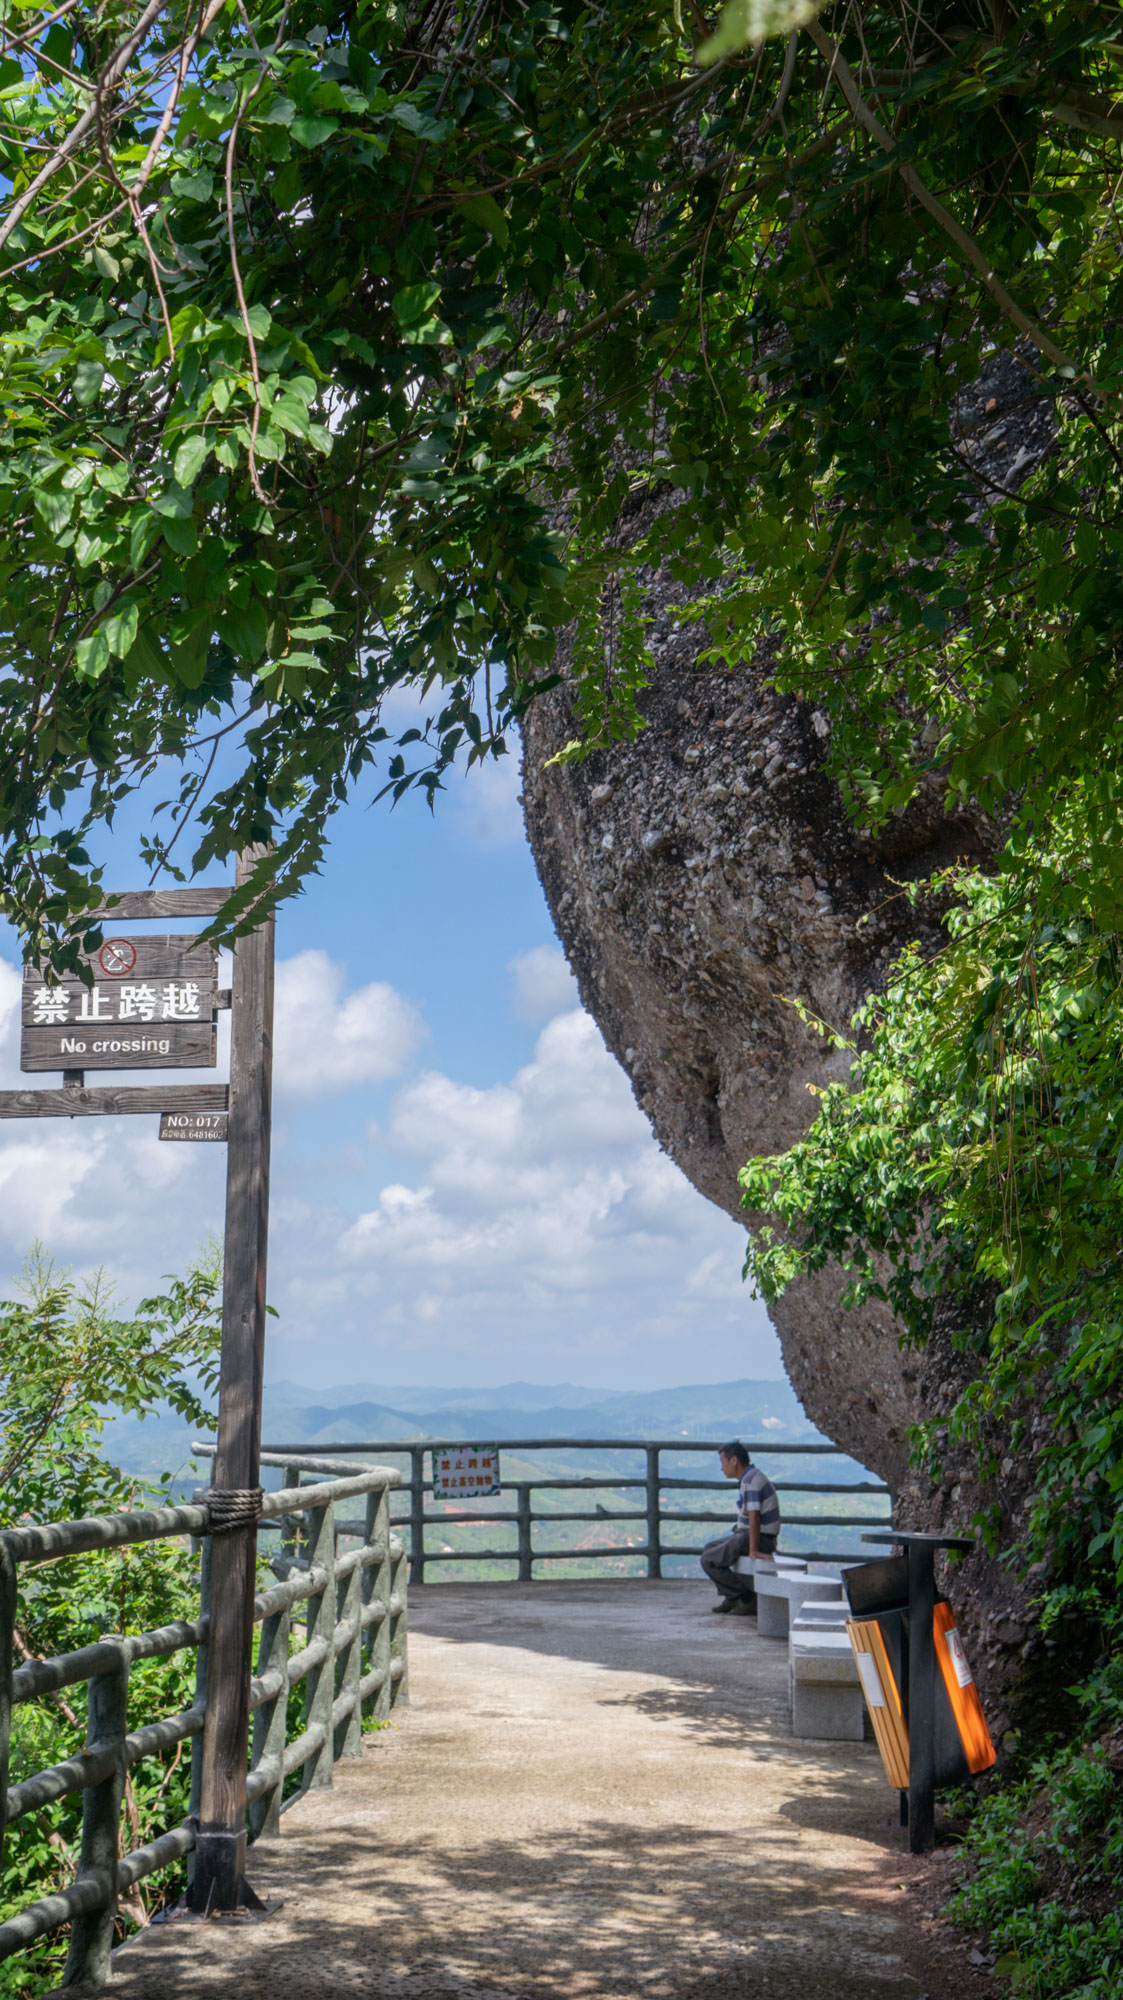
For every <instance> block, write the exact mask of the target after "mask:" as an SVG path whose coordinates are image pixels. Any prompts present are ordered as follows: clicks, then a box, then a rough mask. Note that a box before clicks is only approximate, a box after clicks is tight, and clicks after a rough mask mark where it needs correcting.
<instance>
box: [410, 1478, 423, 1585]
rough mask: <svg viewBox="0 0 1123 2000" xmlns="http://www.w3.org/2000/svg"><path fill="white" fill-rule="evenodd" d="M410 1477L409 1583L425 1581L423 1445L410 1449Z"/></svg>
mask: <svg viewBox="0 0 1123 2000" xmlns="http://www.w3.org/2000/svg"><path fill="white" fill-rule="evenodd" d="M409 1456H410V1465H411V1471H410V1478H411V1479H412V1481H413V1486H412V1489H411V1491H410V1496H409V1580H410V1582H411V1583H424V1581H425V1447H424V1445H420V1444H419V1445H415V1446H414V1447H413V1448H412V1449H411V1451H410V1454H409Z"/></svg>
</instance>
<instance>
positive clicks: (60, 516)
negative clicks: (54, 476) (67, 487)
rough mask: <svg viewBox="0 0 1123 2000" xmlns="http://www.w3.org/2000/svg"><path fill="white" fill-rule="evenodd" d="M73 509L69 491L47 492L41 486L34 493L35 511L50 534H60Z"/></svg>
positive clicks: (71, 496) (72, 499)
mask: <svg viewBox="0 0 1123 2000" xmlns="http://www.w3.org/2000/svg"><path fill="white" fill-rule="evenodd" d="M73 511H74V498H73V495H72V494H70V493H49V492H44V491H43V490H42V488H40V490H39V491H38V492H37V493H36V495H35V512H36V513H37V514H38V516H39V519H40V520H41V521H42V523H43V525H44V527H45V528H47V529H48V530H49V532H50V533H51V534H52V535H61V533H62V531H63V529H64V528H65V527H66V525H67V523H68V522H69V520H70V516H71V514H72V513H73Z"/></svg>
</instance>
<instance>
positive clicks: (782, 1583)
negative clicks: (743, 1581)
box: [756, 1570, 842, 1639]
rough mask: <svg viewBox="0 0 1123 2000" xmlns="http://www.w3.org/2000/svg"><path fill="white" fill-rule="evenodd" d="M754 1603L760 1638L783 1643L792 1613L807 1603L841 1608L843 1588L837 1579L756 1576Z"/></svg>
mask: <svg viewBox="0 0 1123 2000" xmlns="http://www.w3.org/2000/svg"><path fill="white" fill-rule="evenodd" d="M756 1602H757V1619H756V1629H757V1631H758V1632H759V1634H760V1636H761V1638H762V1639H786V1638H787V1636H788V1632H789V1629H790V1626H791V1614H792V1612H793V1611H798V1610H799V1609H800V1607H801V1606H802V1605H804V1604H808V1603H811V1604H815V1603H831V1604H841V1602H842V1584H841V1583H840V1581H839V1579H838V1578H837V1577H832V1576H809V1575H808V1574H807V1573H806V1572H804V1573H803V1574H802V1575H800V1574H795V1575H792V1574H790V1573H788V1572H782V1571H780V1570H777V1571H776V1573H775V1575H773V1576H767V1575H761V1574H758V1576H757V1579H756Z"/></svg>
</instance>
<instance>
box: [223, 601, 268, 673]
mask: <svg viewBox="0 0 1123 2000" xmlns="http://www.w3.org/2000/svg"><path fill="white" fill-rule="evenodd" d="M218 629H219V633H220V635H221V637H222V638H223V639H225V641H226V643H227V645H228V646H229V647H230V649H231V651H232V652H235V653H237V654H238V656H239V658H240V659H243V660H247V661H248V662H249V663H250V665H251V666H252V665H254V664H255V663H256V662H257V661H258V660H260V658H261V656H262V654H263V653H264V651H265V643H266V633H267V629H268V625H267V620H266V616H265V610H264V607H263V606H262V605H260V604H258V603H256V602H255V603H252V604H249V605H247V606H246V608H245V610H239V609H238V608H237V607H236V606H231V608H230V609H229V610H228V611H225V612H224V613H223V614H222V616H221V617H220V619H219V621H218Z"/></svg>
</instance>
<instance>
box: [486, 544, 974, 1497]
mask: <svg viewBox="0 0 1123 2000" xmlns="http://www.w3.org/2000/svg"><path fill="white" fill-rule="evenodd" d="M675 610H676V605H675V601H674V597H673V595H670V594H669V593H668V592H666V591H664V590H662V589H661V588H660V583H659V580H658V579H654V580H653V582H652V615H653V620H654V622H655V629H656V633H657V635H658V638H659V641H660V656H661V664H660V669H659V673H658V676H657V678H656V681H655V684H654V686H653V687H652V688H651V690H650V691H649V695H648V697H647V700H646V712H647V717H648V723H649V726H648V728H647V729H645V730H644V731H643V732H642V733H641V735H640V736H639V737H638V739H637V740H636V741H635V742H633V743H629V744H622V745H620V746H618V747H617V748H615V749H614V750H613V751H612V752H611V753H600V754H598V755H597V756H595V757H593V758H592V759H590V760H589V761H588V762H586V763H584V764H579V765H574V766H567V767H561V768H557V767H555V768H552V769H551V768H548V764H549V759H550V758H551V757H552V756H553V754H554V752H555V751H556V750H557V749H559V748H560V746H561V745H562V743H564V742H565V741H566V739H567V736H568V735H569V734H570V733H571V732H570V730H569V728H568V710H567V699H566V694H565V690H564V688H562V689H559V690H557V691H556V692H555V693H554V694H553V695H551V696H550V697H547V698H546V699H545V700H544V701H543V702H541V703H539V704H538V705H536V707H535V708H534V709H533V710H532V712H531V715H530V718H529V721H528V724H527V728H526V737H525V753H524V762H525V771H524V799H525V810H526V820H527V827H528V831H529V834H530V840H531V845H532V847H533V850H534V854H535V858H536V860H537V864H538V869H539V873H540V875H541V878H542V882H543V886H544V888H545V891H546V896H547V899H548V901H549V904H550V908H551V911H552V913H553V916H554V920H555V922H556V924H557V928H558V933H559V936H560V937H561V940H562V943H563V945H564V946H565V949H566V952H567V955H568V957H569V960H570V963H571V964H572V966H573V969H574V971H575V973H576V975H577V979H578V982H579V985H580V988H581V994H582V998H583V1000H584V1002H585V1005H586V1006H587V1007H588V1008H589V1011H590V1012H591V1013H592V1014H593V1015H594V1017H595V1018H596V1020H597V1022H598V1023H599V1025H600V1028H601V1030H602V1032H603V1034H604V1037H605V1040H606V1041H607V1043H608V1045H609V1047H610V1048H611V1049H612V1050H613V1052H614V1054H615V1055H616V1056H617V1058H618V1059H619V1061H620V1062H621V1063H622V1064H623V1066H624V1068H625V1069H626V1070H627V1072H628V1074H629V1076H630V1077H631V1080H632V1086H633V1089H634V1091H635V1094H636V1098H637V1101H638V1102H639V1104H640V1105H641V1107H642V1109H643V1110H644V1111H645V1112H646V1113H647V1115H648V1117H649V1118H650V1120H651V1122H652V1125H653V1126H654V1128H655V1131H656V1134H657V1136H658V1138H659V1140H660V1141H661V1143H662V1144H663V1146H664V1147H665V1148H666V1150H667V1152H668V1153H669V1154H670V1155H671V1157H672V1158H673V1159H674V1160H676V1161H677V1162H678V1164H679V1166H681V1167H682V1169H683V1171H684V1172H685V1173H686V1174H687V1176H688V1177H689V1179H690V1180H691V1181H693V1183H694V1185H695V1186H696V1187H698V1188H700V1189H701V1191H702V1192H703V1193H704V1194H706V1195H708V1196H709V1197H710V1199H711V1200H712V1201H715V1202H717V1203H718V1205H719V1206H720V1207H722V1208H725V1209H727V1210H728V1211H729V1213H730V1214H731V1215H735V1216H738V1217H740V1218H741V1219H742V1220H747V1219H748V1218H746V1217H745V1216H744V1212H743V1210H742V1209H741V1205H740V1194H739V1189H738V1186H737V1170H738V1168H739V1167H740V1166H742V1165H743V1163H744V1162H745V1160H746V1159H748V1157H749V1156H750V1154H759V1153H771V1152H779V1151H781V1150H782V1149H783V1148H785V1147H787V1146H790V1145H792V1144H793V1143H794V1141H795V1140H797V1139H798V1138H800V1137H801V1136H802V1135H803V1133H804V1132H805V1131H806V1130H807V1127H808V1125H809V1124H810V1122H811V1119H812V1116H813V1114H814V1099H813V1098H812V1096H811V1095H810V1089H809V1087H810V1086H814V1085H816V1084H822V1083H824V1082H826V1081H827V1080H828V1079H829V1078H833V1077H838V1076H842V1075H845V1073H846V1066H847V1059H846V1057H845V1056H844V1055H840V1054H838V1053H835V1052H832V1051H831V1050H830V1049H829V1047H828V1046H827V1045H826V1044H825V1043H824V1041H823V1040H822V1038H821V1037H820V1036H818V1035H816V1034H815V1033H813V1032H812V1031H811V1030H810V1029H808V1028H806V1027H804V1025H803V1024H802V1022H801V1020H800V1018H799V1015H798V1013H797V1012H796V1009H795V1007H794V1006H793V1005H792V1002H793V1001H794V1000H800V1001H802V1002H804V1003H805V1004H806V1005H807V1006H808V1007H809V1008H810V1009H811V1010H812V1011H813V1012H814V1013H815V1014H816V1015H817V1016H819V1017H821V1018H822V1019H824V1020H825V1021H827V1022H829V1023H831V1024H832V1025H834V1026H837V1027H840V1028H845V1027H847V1025H848V1023H849V1020H850V1017H851V1015H852V1014H853V1012H854V1009H855V1008H856V1007H857V1006H858V1004H859V1003H860V1001H861V1000H862V999H863V998H864V997H865V995H866V994H867V993H869V992H870V990H871V989H872V988H874V987H876V986H877V985H878V984H879V983H880V982H881V981H882V980H883V979H884V976H885V970H886V967H887V965H888V962H889V959H890V957H891V956H892V955H893V954H894V953H895V952H896V951H897V950H898V949H899V947H900V946H901V945H903V944H904V943H905V942H906V940H908V939H910V938H912V937H915V936H916V935H917V934H918V932H917V920H916V918H915V916H914V914H913V912H912V911H911V910H910V908H909V906H908V903H907V901H906V899H905V898H904V897H903V896H902V894H901V890H900V886H899V885H900V883H901V882H902V881H903V880H906V879H910V878H914V877H922V876H926V875H928V874H930V873H932V871H933V870H934V869H936V868H938V867H940V866H943V865H945V864H946V863H947V862H948V861H949V860H950V859H951V858H952V856H953V855H955V854H968V853H977V852H980V851H981V850H982V847H983V843H984V840H985V831H984V829H982V828H980V827H979V826H977V825H975V824H974V823H973V822H972V821H971V820H970V819H969V818H968V817H967V816H966V815H963V816H961V817H960V818H958V819H952V820H949V819H948V818H947V817H946V816H945V815H944V814H943V812H942V811H941V810H940V808H939V807H938V806H937V804H936V803H935V801H929V802H928V804H927V805H924V804H922V805H920V806H919V807H917V808H915V809H913V810H912V811H911V812H910V813H909V815H908V816H907V817H906V818H904V819H901V820H899V821H897V822H896V823H895V825H894V827H893V828H892V830H891V833H890V835H888V836H882V837H880V838H879V839H878V841H877V842H871V841H865V842H863V841H862V840H860V839H859V838H857V837H856V835H855V833H854V831H853V829H852V827H851V826H850V825H849V823H848V821H847V818H846V815H845V813H844V811H843V807H842V804H841V801H840V800H839V798H838V795H837V792H836V790H835V787H834V785H833V783H832V782H831V781H830V780H829V779H828V778H827V776H826V775H825V773H824V770H823V760H824V753H825V749H826V739H827V732H828V725H827V722H826V719H825V717H824V716H822V715H821V714H819V713H811V712H809V711H808V710H806V709H805V708H804V707H802V706H801V705H800V704H799V703H798V702H796V701H795V700H793V699H784V698H781V697H779V696H777V695H776V694H774V693H773V692H772V691H771V690H770V689H769V688H768V687H767V686H766V685H765V668H766V665H767V663H766V662H765V661H759V662H757V663H755V664H754V665H752V666H749V667H745V668H742V669H740V670H738V671H737V672H736V673H726V672H723V671H722V672H715V671H706V670H699V669H698V668H697V667H696V666H695V665H694V660H693V653H694V647H695V645H696V644H697V641H695V640H693V639H692V638H691V637H689V636H688V635H687V633H686V632H684V631H681V630H680V629H678V621H677V620H676V617H675ZM839 1285H840V1276H839V1273H838V1272H837V1271H830V1270H828V1271H825V1272H823V1273H822V1274H821V1275H820V1276H819V1277H818V1278H817V1279H816V1280H814V1281H812V1282H809V1283H805V1284H801V1285H799V1286H798V1287H793V1289H792V1290H791V1291H790V1292H789V1294H788V1295H787V1296H786V1297H785V1298H784V1299H783V1301H782V1302H781V1304H780V1305H779V1306H778V1307H777V1308H776V1311H775V1315H774V1317H775V1321H776V1325H777V1328H778V1331H779V1334H780V1339H781V1342H782V1346H783V1351H784V1360H785V1365H786V1366H787V1369H788V1372H789V1374H790V1376H791V1379H792V1381H793V1383H794V1384H795V1387H796V1389H797V1391H798V1393H799V1395H800V1397H801V1399H802V1401H803V1403H804V1406H805V1408H806V1409H807V1411H808V1414H809V1415H810V1416H811V1417H812V1419H813V1420H814V1422H815V1423H817V1424H818V1425H820V1427H821V1428H822V1429H823V1430H824V1431H826V1432H827V1433H828V1434H829V1435H830V1436H831V1437H833V1438H835V1439H837V1441H838V1442H839V1443H840V1444H843V1445H845V1446H846V1447H847V1448H848V1449H849V1450H850V1451H852V1452H853V1453H854V1454H855V1455H856V1456H857V1457H859V1458H860V1459H862V1460H863V1461H864V1462H865V1463H866V1464H867V1465H869V1466H870V1467H872V1468H873V1469H874V1470H875V1471H877V1472H878V1473H880V1474H881V1475H882V1477H883V1478H885V1479H886V1480H887V1481H888V1482H889V1484H890V1485H892V1486H893V1487H895V1488H900V1487H901V1486H902V1485H903V1484H904V1482H905V1480H906V1478H907V1446H906V1440H905V1431H906V1428H907V1426H908V1424H909V1423H910V1422H912V1421H913V1418H914V1416H915V1413H916V1407H917V1405H916V1369H915V1367H914V1365H913V1363H912V1362H911V1361H910V1360H909V1358H908V1357H905V1358H904V1359H902V1356H901V1354H900V1352H899V1349H898V1345H897V1331H896V1327H895V1324H894V1323H893V1321H892V1319H891V1316H890V1315H889V1314H888V1313H887V1312H884V1311H882V1310H880V1309H878V1308H876V1307H874V1308H870V1309H868V1310H866V1311H864V1312H862V1313H844V1312H842V1311H841V1309H840V1307H839V1303H838V1294H839Z"/></svg>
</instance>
